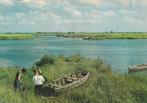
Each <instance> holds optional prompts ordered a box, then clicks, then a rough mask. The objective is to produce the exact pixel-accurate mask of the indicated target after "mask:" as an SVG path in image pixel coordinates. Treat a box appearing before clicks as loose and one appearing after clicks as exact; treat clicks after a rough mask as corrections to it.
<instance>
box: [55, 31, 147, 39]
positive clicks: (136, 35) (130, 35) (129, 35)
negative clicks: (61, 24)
mask: <svg viewBox="0 0 147 103" xmlns="http://www.w3.org/2000/svg"><path fill="white" fill-rule="evenodd" d="M57 36H58V37H73V38H83V39H87V40H103V39H147V33H146V32H116V33H113V32H112V33H111V32H110V33H109V32H104V33H58V34H57Z"/></svg>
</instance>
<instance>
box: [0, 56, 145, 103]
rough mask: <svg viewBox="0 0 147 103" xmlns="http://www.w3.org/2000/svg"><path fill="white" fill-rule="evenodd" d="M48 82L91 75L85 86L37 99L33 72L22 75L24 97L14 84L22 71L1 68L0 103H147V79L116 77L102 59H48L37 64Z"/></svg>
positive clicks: (129, 76) (72, 57) (130, 75)
mask: <svg viewBox="0 0 147 103" xmlns="http://www.w3.org/2000/svg"><path fill="white" fill-rule="evenodd" d="M35 64H36V65H37V66H38V67H40V69H41V70H42V72H43V75H44V77H45V78H46V82H45V83H48V82H50V81H53V80H54V79H57V78H59V77H61V76H63V75H65V74H68V73H74V72H78V71H87V72H90V77H89V79H88V80H87V81H86V83H85V84H83V85H81V86H79V87H77V88H73V89H67V90H66V91H64V92H61V93H59V94H58V95H57V96H52V97H49V98H47V97H45V98H43V97H35V96H34V93H33V86H34V85H33V81H32V77H33V72H32V69H33V67H32V68H28V70H27V74H25V75H23V78H22V80H23V84H24V86H25V87H26V88H27V89H26V92H25V93H19V92H14V90H13V80H14V77H15V73H16V71H17V70H18V69H20V68H19V67H7V68H4V67H1V68H0V103H147V98H146V97H147V77H146V76H145V75H144V76H140V75H134V74H114V73H113V72H112V71H111V67H110V66H109V65H107V64H106V63H105V62H104V61H102V60H100V59H95V60H92V59H88V58H85V57H82V56H81V55H79V54H76V55H71V56H69V57H64V56H53V55H45V56H44V57H42V58H41V59H40V61H38V62H36V63H35Z"/></svg>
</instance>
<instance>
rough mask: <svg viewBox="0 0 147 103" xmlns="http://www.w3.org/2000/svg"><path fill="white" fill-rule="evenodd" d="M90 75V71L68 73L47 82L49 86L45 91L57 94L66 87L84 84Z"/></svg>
mask: <svg viewBox="0 0 147 103" xmlns="http://www.w3.org/2000/svg"><path fill="white" fill-rule="evenodd" d="M88 77H89V72H77V73H74V74H68V75H65V76H63V77H62V78H59V79H56V80H54V81H53V82H50V83H49V84H47V85H46V87H47V88H46V89H45V90H44V91H45V92H48V93H51V94H56V93H58V92H61V91H64V90H66V89H69V88H74V87H77V86H80V85H82V84H83V83H85V82H86V81H87V79H88Z"/></svg>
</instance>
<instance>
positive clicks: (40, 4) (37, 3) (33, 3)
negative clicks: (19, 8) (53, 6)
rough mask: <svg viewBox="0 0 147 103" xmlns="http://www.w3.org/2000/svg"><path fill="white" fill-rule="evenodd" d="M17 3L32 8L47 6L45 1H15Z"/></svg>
mask: <svg viewBox="0 0 147 103" xmlns="http://www.w3.org/2000/svg"><path fill="white" fill-rule="evenodd" d="M17 2H19V3H24V4H26V5H29V6H32V7H38V8H40V7H43V6H45V5H46V4H47V1H46V0H21V1H17Z"/></svg>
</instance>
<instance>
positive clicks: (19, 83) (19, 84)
mask: <svg viewBox="0 0 147 103" xmlns="http://www.w3.org/2000/svg"><path fill="white" fill-rule="evenodd" d="M26 72H27V71H26V69H25V68H22V69H21V70H20V71H18V72H17V73H16V75H15V79H14V84H13V86H14V91H15V92H16V91H18V90H19V91H21V87H22V80H21V77H22V75H23V74H25V73H26Z"/></svg>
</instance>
